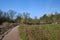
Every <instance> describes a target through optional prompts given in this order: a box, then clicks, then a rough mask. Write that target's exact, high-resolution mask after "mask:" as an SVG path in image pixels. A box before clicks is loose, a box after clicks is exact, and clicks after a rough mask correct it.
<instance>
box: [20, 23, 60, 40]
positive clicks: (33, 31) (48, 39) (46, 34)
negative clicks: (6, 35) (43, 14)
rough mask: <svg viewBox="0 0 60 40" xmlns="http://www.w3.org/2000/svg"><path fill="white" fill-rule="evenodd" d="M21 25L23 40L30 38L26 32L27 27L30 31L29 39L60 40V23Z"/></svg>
mask: <svg viewBox="0 0 60 40" xmlns="http://www.w3.org/2000/svg"><path fill="white" fill-rule="evenodd" d="M20 26H21V27H19V32H20V36H21V38H22V39H23V40H28V36H26V35H25V34H26V32H24V31H26V29H27V31H28V32H29V36H30V37H29V40H60V24H46V25H20ZM24 29H25V30H24Z"/></svg>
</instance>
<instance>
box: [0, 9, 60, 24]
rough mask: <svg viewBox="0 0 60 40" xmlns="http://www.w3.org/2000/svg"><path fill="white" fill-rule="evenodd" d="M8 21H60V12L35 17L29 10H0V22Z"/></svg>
mask: <svg viewBox="0 0 60 40" xmlns="http://www.w3.org/2000/svg"><path fill="white" fill-rule="evenodd" d="M6 21H7V22H16V23H24V24H44V23H49V24H52V23H60V13H57V12H55V13H54V14H53V13H52V14H44V15H43V16H42V17H40V18H39V19H38V18H37V17H35V18H34V19H33V18H31V17H30V14H29V13H28V12H23V13H17V12H15V11H13V10H9V11H8V12H3V11H2V10H0V24H2V23H3V22H6Z"/></svg>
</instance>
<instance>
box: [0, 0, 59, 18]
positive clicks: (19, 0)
mask: <svg viewBox="0 0 60 40" xmlns="http://www.w3.org/2000/svg"><path fill="white" fill-rule="evenodd" d="M0 9H1V10H3V11H8V10H9V9H12V10H14V11H17V12H20V13H22V12H28V13H30V16H31V17H32V18H34V17H35V16H37V17H41V16H42V15H44V14H46V13H47V14H48V13H54V12H60V0H0Z"/></svg>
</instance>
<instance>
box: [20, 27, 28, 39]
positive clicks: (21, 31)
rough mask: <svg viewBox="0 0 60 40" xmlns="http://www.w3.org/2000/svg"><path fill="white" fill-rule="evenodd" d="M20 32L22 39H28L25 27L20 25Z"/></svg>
mask: <svg viewBox="0 0 60 40" xmlns="http://www.w3.org/2000/svg"><path fill="white" fill-rule="evenodd" d="M19 33H20V37H21V39H22V40H28V37H27V36H26V35H25V34H24V32H23V29H22V28H21V27H19Z"/></svg>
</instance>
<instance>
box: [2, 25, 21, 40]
mask: <svg viewBox="0 0 60 40" xmlns="http://www.w3.org/2000/svg"><path fill="white" fill-rule="evenodd" d="M18 27H19V26H17V27H15V28H13V29H12V30H11V31H10V32H9V33H8V34H7V35H6V36H5V37H4V38H3V39H2V40H20V36H19V32H18Z"/></svg>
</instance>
